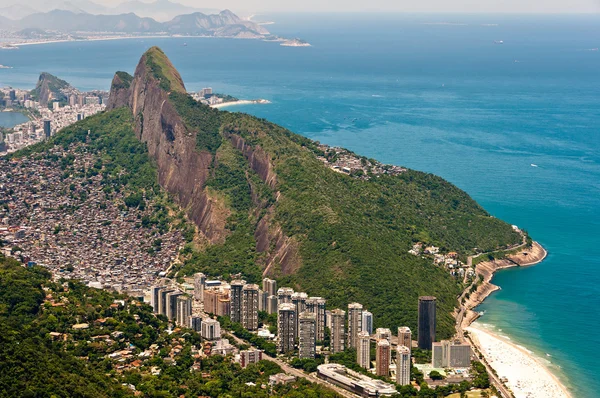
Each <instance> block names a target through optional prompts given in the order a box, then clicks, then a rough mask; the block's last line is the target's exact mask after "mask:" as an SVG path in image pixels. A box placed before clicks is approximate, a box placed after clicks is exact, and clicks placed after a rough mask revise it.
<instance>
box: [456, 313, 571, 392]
mask: <svg viewBox="0 0 600 398" xmlns="http://www.w3.org/2000/svg"><path fill="white" fill-rule="evenodd" d="M467 330H468V332H469V336H470V340H471V342H472V343H473V345H474V346H476V347H477V350H478V351H479V353H480V354H481V355H482V356H483V357H484V358H485V360H486V362H487V363H488V365H489V366H491V367H492V368H493V369H494V370H495V371H496V372H497V375H498V377H499V378H501V379H504V380H506V381H505V383H504V384H505V385H507V386H508V387H509V388H510V391H511V392H512V393H513V394H514V396H515V397H516V398H529V397H543V398H572V395H571V393H570V392H569V391H568V389H567V388H566V387H565V385H564V384H563V383H562V382H561V381H560V379H559V378H558V376H556V375H555V374H554V373H552V372H551V371H550V370H549V369H548V366H547V365H545V364H544V363H542V362H541V360H540V359H539V358H538V357H537V356H536V355H535V354H534V353H533V352H532V351H530V350H528V349H527V348H525V347H523V346H520V345H518V344H515V343H513V342H511V341H510V338H509V339H507V338H503V337H502V336H499V335H498V334H496V333H494V332H493V331H491V330H490V329H488V328H485V327H484V326H483V325H478V324H474V325H471V326H469V328H468V329H467Z"/></svg>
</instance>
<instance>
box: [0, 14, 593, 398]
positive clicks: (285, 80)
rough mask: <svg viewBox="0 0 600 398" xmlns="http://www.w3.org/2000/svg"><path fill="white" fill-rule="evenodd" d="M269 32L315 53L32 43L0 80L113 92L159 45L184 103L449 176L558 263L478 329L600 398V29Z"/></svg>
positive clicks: (240, 46)
mask: <svg viewBox="0 0 600 398" xmlns="http://www.w3.org/2000/svg"><path fill="white" fill-rule="evenodd" d="M258 19H261V20H264V21H274V22H275V24H272V25H268V26H267V28H268V29H269V30H271V31H272V32H274V33H277V34H281V35H285V36H288V37H300V38H303V39H305V40H308V41H309V42H310V43H311V44H312V45H313V47H310V48H286V47H281V46H279V45H277V44H276V43H266V42H260V41H252V40H227V39H192V38H188V39H183V38H181V39H131V40H122V41H106V42H88V43H63V44H49V45H41V46H24V47H22V48H21V49H20V50H18V51H5V52H1V51H0V64H3V65H9V66H12V67H13V69H3V70H0V86H6V85H12V86H15V87H22V88H28V87H29V88H31V87H33V86H34V85H35V82H36V81H37V77H38V75H39V73H40V72H42V71H47V72H50V73H53V74H56V75H58V76H59V77H61V78H63V79H66V80H68V81H69V82H71V83H72V84H73V85H75V86H76V87H78V88H80V89H108V87H109V84H110V80H111V78H112V75H113V73H114V71H116V70H126V71H129V72H131V73H132V72H133V70H134V66H135V65H136V63H137V61H138V59H139V57H140V55H141V54H142V53H143V52H144V51H145V50H146V49H147V48H148V47H150V46H152V45H158V46H160V47H162V48H163V49H164V50H165V52H166V53H167V55H168V56H169V57H170V58H171V60H172V61H173V63H174V64H175V66H176V67H177V68H178V69H179V71H180V72H181V74H182V76H183V78H184V80H185V82H186V86H187V88H188V89H189V90H199V89H201V88H203V87H209V86H210V87H213V89H214V90H215V91H216V92H222V93H228V94H231V95H234V96H236V97H239V98H244V99H255V98H264V99H268V100H270V101H271V102H272V103H271V104H269V105H249V106H239V107H235V108H229V109H230V110H235V111H244V112H248V113H252V114H255V115H258V116H261V117H265V118H268V119H270V120H272V121H274V122H276V123H279V124H281V125H283V126H285V127H288V128H290V129H291V130H293V131H295V132H297V133H300V134H303V135H305V136H307V137H310V138H312V139H315V140H319V141H321V142H323V143H327V144H330V145H340V146H344V147H347V148H349V149H351V150H354V151H356V152H358V153H361V154H363V155H366V156H369V157H374V158H377V159H379V160H381V161H383V162H386V163H393V164H399V165H403V166H408V167H411V168H414V169H418V170H423V171H426V172H431V173H435V174H438V175H440V176H442V177H444V178H446V179H447V180H449V181H451V182H453V183H454V184H456V185H457V186H459V187H460V188H462V189H464V190H465V191H467V192H468V193H469V194H470V195H471V196H472V197H473V198H474V199H476V200H477V201H478V202H479V203H480V204H481V205H482V206H483V207H485V208H486V209H487V210H488V211H489V212H490V213H491V214H493V215H494V216H496V217H499V218H502V219H504V220H506V221H507V222H509V223H511V224H516V225H518V226H519V227H521V228H524V229H526V230H527V231H528V232H529V233H530V234H531V236H532V237H533V238H534V239H536V240H538V241H539V242H540V243H541V244H542V245H544V247H546V248H547V249H548V252H549V256H548V258H547V259H546V260H545V261H544V262H543V263H541V264H539V265H536V266H533V267H530V268H524V269H512V270H507V271H503V272H500V273H499V274H498V275H497V276H496V277H495V278H494V283H496V284H498V285H499V286H501V288H502V290H501V291H499V292H497V293H495V294H494V295H493V296H492V297H490V298H489V299H488V300H487V301H486V302H485V303H484V304H483V305H482V306H481V307H480V310H482V311H485V315H484V317H482V318H481V321H480V322H482V323H486V324H490V325H493V326H494V327H495V329H496V331H497V332H498V333H500V334H502V335H505V336H508V337H510V338H511V340H512V341H513V342H516V343H517V344H520V345H523V346H525V347H527V348H528V349H530V350H532V351H534V352H535V353H536V354H538V356H539V357H541V358H543V359H545V360H547V361H548V363H549V364H550V366H551V368H552V369H553V370H554V371H555V372H556V373H557V374H558V375H559V377H561V379H562V380H563V381H564V382H565V384H566V385H567V386H568V387H569V388H570V389H571V390H572V391H573V394H574V396H575V397H598V396H600V395H599V393H598V391H600V379H598V378H597V377H596V372H595V371H594V370H593V369H594V368H595V366H596V364H597V358H598V357H600V335H599V334H598V332H597V327H598V325H600V311H599V308H600V257H599V256H596V255H595V252H594V250H595V249H594V248H595V247H600V234H599V231H600V211H598V209H600V73H599V71H600V52H599V51H598V50H597V47H599V46H600V17H599V16H580V15H574V16H533V15H527V16H524V15H455V14H453V15H400V14H385V15H384V14H343V15H334V14H297V15H264V16H259V17H258ZM500 42H502V43H500ZM184 43H187V46H184V45H183V44H184ZM547 354H548V355H547Z"/></svg>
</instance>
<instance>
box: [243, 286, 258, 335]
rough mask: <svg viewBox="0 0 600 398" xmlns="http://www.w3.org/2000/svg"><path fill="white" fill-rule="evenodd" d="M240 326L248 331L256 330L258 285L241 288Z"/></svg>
mask: <svg viewBox="0 0 600 398" xmlns="http://www.w3.org/2000/svg"><path fill="white" fill-rule="evenodd" d="M242 326H243V327H244V328H246V329H248V330H258V285H245V286H244V287H243V288H242Z"/></svg>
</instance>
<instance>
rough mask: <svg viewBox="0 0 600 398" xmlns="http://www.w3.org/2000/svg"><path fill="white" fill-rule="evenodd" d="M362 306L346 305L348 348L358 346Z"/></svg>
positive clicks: (355, 304)
mask: <svg viewBox="0 0 600 398" xmlns="http://www.w3.org/2000/svg"><path fill="white" fill-rule="evenodd" d="M362 310H363V306H362V304H358V303H351V304H348V347H352V348H356V347H357V346H358V332H360V331H361V323H362Z"/></svg>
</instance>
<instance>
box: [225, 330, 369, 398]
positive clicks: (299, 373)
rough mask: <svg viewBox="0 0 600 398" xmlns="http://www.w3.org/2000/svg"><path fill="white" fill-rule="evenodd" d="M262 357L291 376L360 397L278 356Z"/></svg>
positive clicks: (351, 397)
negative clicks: (307, 372)
mask: <svg viewBox="0 0 600 398" xmlns="http://www.w3.org/2000/svg"><path fill="white" fill-rule="evenodd" d="M228 335H229V336H231V337H233V339H234V340H235V341H236V342H237V343H238V344H244V345H250V349H251V350H256V348H254V347H253V346H252V345H251V344H250V343H249V342H247V341H245V340H242V339H240V338H239V337H237V336H234V335H233V334H231V333H228ZM263 359H265V360H267V361H271V362H274V363H276V364H277V365H279V367H280V368H281V369H282V370H283V371H284V372H285V373H287V374H290V375H292V376H295V377H301V378H305V379H306V380H308V381H310V382H312V383H317V384H320V385H322V386H324V387H327V388H329V389H330V390H333V391H335V392H336V393H338V394H339V395H341V396H342V397H345V398H358V397H360V396H359V395H356V394H353V393H351V392H350V391H347V390H344V389H343V388H340V387H338V386H336V385H334V384H331V383H328V382H326V381H325V380H321V379H319V378H318V377H317V376H316V375H315V374H314V373H311V374H306V373H304V372H303V371H301V370H299V369H295V368H292V367H291V366H290V365H288V364H287V363H285V362H284V361H282V360H280V359H278V358H273V357H270V356H268V355H267V354H265V353H263Z"/></svg>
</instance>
